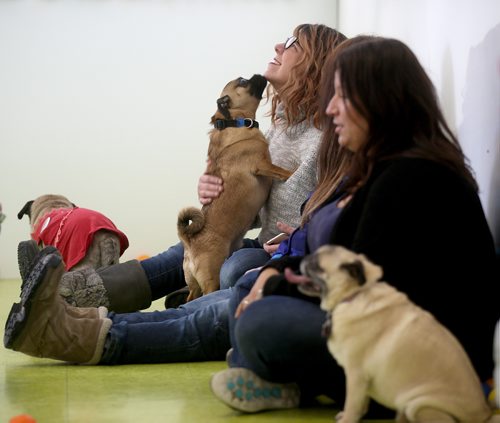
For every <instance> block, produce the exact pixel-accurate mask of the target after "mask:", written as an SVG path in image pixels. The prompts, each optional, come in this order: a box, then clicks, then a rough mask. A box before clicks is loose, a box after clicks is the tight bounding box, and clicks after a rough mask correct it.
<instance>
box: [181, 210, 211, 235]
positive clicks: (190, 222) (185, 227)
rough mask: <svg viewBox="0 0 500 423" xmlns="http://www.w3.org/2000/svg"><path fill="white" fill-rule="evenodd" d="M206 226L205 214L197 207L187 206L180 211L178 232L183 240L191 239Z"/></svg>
mask: <svg viewBox="0 0 500 423" xmlns="http://www.w3.org/2000/svg"><path fill="white" fill-rule="evenodd" d="M204 226H205V216H204V214H203V213H202V211H201V210H200V209H197V208H196V207H187V208H185V209H182V210H181V211H180V212H179V216H178V217H177V233H178V234H179V238H180V239H181V241H183V242H186V241H189V239H190V238H191V237H193V236H194V235H196V234H197V233H198V232H200V231H201V230H202V229H203V227H204Z"/></svg>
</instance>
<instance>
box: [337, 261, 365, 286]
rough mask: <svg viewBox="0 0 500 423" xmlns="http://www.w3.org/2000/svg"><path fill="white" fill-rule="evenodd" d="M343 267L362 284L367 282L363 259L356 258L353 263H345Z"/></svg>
mask: <svg viewBox="0 0 500 423" xmlns="http://www.w3.org/2000/svg"><path fill="white" fill-rule="evenodd" d="M340 268H341V269H343V270H345V271H346V272H347V273H349V275H350V276H351V277H352V278H353V279H355V280H357V281H358V283H359V284H360V285H364V284H365V282H366V275H365V268H364V266H363V263H361V261H359V260H356V261H353V262H352V263H343V264H342V265H341V266H340Z"/></svg>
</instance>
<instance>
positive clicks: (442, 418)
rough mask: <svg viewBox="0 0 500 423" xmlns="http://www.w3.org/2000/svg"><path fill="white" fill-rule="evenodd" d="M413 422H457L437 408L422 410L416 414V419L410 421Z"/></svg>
mask: <svg viewBox="0 0 500 423" xmlns="http://www.w3.org/2000/svg"><path fill="white" fill-rule="evenodd" d="M410 421H411V422H422V423H423V422H426V423H428V422H439V423H447V422H450V423H454V422H457V420H456V419H454V418H453V417H452V416H450V415H449V414H448V413H445V412H444V411H441V410H436V409H435V408H421V409H420V410H418V411H417V413H416V414H415V418H414V419H413V420H410Z"/></svg>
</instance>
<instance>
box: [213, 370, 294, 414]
mask: <svg viewBox="0 0 500 423" xmlns="http://www.w3.org/2000/svg"><path fill="white" fill-rule="evenodd" d="M210 387H211V389H212V392H213V393H214V395H215V396H216V397H217V398H218V399H220V400H221V401H222V402H223V403H225V404H226V405H228V406H229V407H231V408H234V409H235V410H238V411H243V412H245V413H257V412H259V411H263V410H278V409H284V408H296V407H298V406H299V403H300V389H299V387H298V385H297V384H295V383H287V384H282V383H272V382H268V381H266V380H264V379H262V378H260V377H259V376H257V375H256V374H255V373H254V372H252V371H251V370H248V369H244V368H240V367H233V368H231V369H227V370H223V371H221V372H218V373H216V374H214V375H213V376H212V379H211V380H210Z"/></svg>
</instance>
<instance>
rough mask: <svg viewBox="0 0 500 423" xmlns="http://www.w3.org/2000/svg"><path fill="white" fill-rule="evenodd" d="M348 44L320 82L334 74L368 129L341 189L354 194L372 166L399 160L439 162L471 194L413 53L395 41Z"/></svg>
mask: <svg viewBox="0 0 500 423" xmlns="http://www.w3.org/2000/svg"><path fill="white" fill-rule="evenodd" d="M350 41H351V45H350V46H349V47H348V48H343V49H339V53H338V54H336V55H335V58H334V60H333V63H332V67H331V68H330V71H329V72H326V73H328V80H325V83H326V84H329V85H333V83H334V75H335V73H336V72H338V73H339V77H340V85H341V86H342V90H343V95H344V97H346V98H348V99H349V100H350V102H351V104H352V106H353V107H354V108H355V109H356V110H357V111H358V112H359V113H360V114H361V115H362V116H363V117H364V118H365V119H366V120H367V122H368V125H369V135H368V142H367V143H366V144H365V145H364V146H363V147H362V148H360V150H359V151H357V152H356V154H354V155H353V157H352V161H351V165H350V169H349V171H348V173H349V180H348V182H347V185H346V187H347V188H348V189H349V190H350V191H351V192H354V191H355V190H356V189H357V188H359V187H360V186H361V185H363V183H364V182H365V181H366V180H367V179H368V178H369V176H370V174H371V172H372V170H373V166H374V164H375V163H376V162H379V161H381V160H386V159H393V158H396V157H403V156H404V157H419V158H425V159H429V160H433V161H436V162H439V163H442V164H443V165H445V166H447V167H448V168H450V169H452V170H453V171H455V172H456V173H458V174H459V175H461V176H462V177H463V178H464V179H466V180H467V181H469V183H470V184H471V185H472V186H473V187H474V189H475V190H476V191H477V189H478V187H477V183H476V181H475V178H474V176H473V173H472V170H471V168H470V166H469V164H468V160H467V159H466V157H465V156H464V153H463V151H462V149H461V147H460V144H459V142H458V140H457V138H456V137H455V135H454V134H453V132H452V131H451V129H450V128H449V126H448V125H447V123H446V121H445V118H444V116H443V113H442V111H441V109H440V106H439V101H438V98H437V95H436V91H435V89H434V86H433V84H432V82H431V80H430V79H429V77H428V75H427V74H426V72H425V70H424V69H423V68H422V66H421V64H420V63H419V61H418V59H417V57H416V56H415V54H414V53H413V52H412V51H411V50H410V49H409V48H408V47H407V46H406V45H405V44H404V43H402V42H401V41H398V40H395V39H389V38H382V37H371V36H360V37H354V38H352V39H350Z"/></svg>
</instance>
